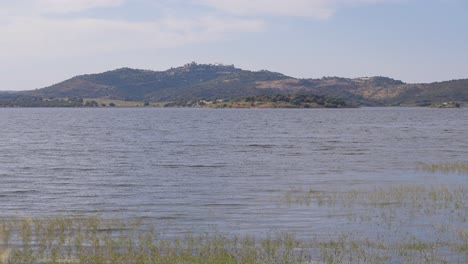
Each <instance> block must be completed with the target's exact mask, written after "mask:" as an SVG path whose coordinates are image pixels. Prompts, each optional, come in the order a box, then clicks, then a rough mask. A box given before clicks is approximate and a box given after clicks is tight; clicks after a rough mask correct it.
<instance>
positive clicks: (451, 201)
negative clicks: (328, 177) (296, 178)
mask: <svg viewBox="0 0 468 264" xmlns="http://www.w3.org/2000/svg"><path fill="white" fill-rule="evenodd" d="M280 202H281V203H285V204H287V205H303V206H309V207H311V206H318V207H321V206H329V207H331V206H334V207H344V208H350V207H356V206H364V207H374V208H383V207H396V208H407V209H411V210H416V211H421V210H422V211H426V212H428V210H429V211H430V210H432V209H453V210H464V209H465V208H463V207H464V206H465V205H466V204H468V191H467V190H466V189H465V188H463V187H448V186H445V185H437V186H422V185H413V186H411V185H410V186H393V187H379V188H373V189H370V190H369V189H360V190H350V191H340V192H331V191H317V190H315V189H312V188H311V189H309V190H304V189H298V188H293V189H291V190H288V191H287V192H286V193H285V195H284V196H283V197H281V198H280Z"/></svg>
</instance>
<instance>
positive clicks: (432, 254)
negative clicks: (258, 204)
mask: <svg viewBox="0 0 468 264" xmlns="http://www.w3.org/2000/svg"><path fill="white" fill-rule="evenodd" d="M1 222H2V224H5V226H6V227H8V228H11V229H8V231H10V234H11V236H10V237H9V239H8V241H5V240H3V242H2V245H0V248H1V251H0V263H96V264H100V263H102V264H107V263H129V264H131V263H165V264H167V263H178V264H218V263H223V264H241V263H242V264H296V263H298V264H299V263H301V264H304V263H402V262H404V263H448V262H450V263H466V261H467V257H468V256H467V254H466V252H467V247H468V246H467V244H468V230H465V229H461V230H458V236H457V237H454V240H453V241H449V242H448V243H440V242H437V241H435V242H434V241H424V240H418V239H417V238H416V236H414V235H411V234H408V235H406V236H404V237H400V238H399V239H398V240H396V241H393V242H392V241H386V240H385V239H379V240H371V239H369V238H364V237H362V235H361V234H359V233H346V234H343V235H341V236H339V237H337V238H335V239H330V240H324V239H321V240H319V239H311V240H309V241H305V240H300V239H298V238H297V237H296V236H295V235H294V234H292V233H281V234H277V235H269V236H267V237H264V238H256V237H254V236H242V237H238V236H230V235H226V234H221V233H217V232H215V233H203V234H196V233H193V232H187V233H186V234H185V235H181V236H176V237H171V238H163V237H162V236H161V235H160V234H159V233H157V232H156V231H155V229H154V228H152V227H151V228H147V226H145V225H142V224H138V225H135V224H134V223H133V222H131V221H130V222H124V221H116V220H112V221H110V220H104V219H99V218H48V219H32V220H31V219H11V220H2V221H1ZM5 242H8V246H6V243H5Z"/></svg>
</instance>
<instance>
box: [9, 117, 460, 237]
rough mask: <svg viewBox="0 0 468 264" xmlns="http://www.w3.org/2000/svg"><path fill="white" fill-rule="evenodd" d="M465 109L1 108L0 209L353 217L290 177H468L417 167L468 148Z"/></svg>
mask: <svg viewBox="0 0 468 264" xmlns="http://www.w3.org/2000/svg"><path fill="white" fill-rule="evenodd" d="M467 120H468V108H462V109H426V108H360V109H340V110H337V109H301V110H296V109H294V110H293V109H265V110H260V109H219V110H218V109H211V110H210V109H155V108H151V109H150V108H147V109H137V108H129V109H120V108H119V109H117V108H116V109H109V108H103V109H45V108H35V109H0V150H1V152H0V210H1V217H16V216H27V217H29V216H32V217H37V216H55V215H95V214H98V215H100V216H102V217H104V218H120V219H131V218H135V217H138V218H139V217H142V218H144V219H145V221H147V222H151V223H156V224H157V225H158V224H159V225H164V226H171V227H172V229H170V228H167V229H166V230H178V229H180V230H182V229H187V228H189V229H192V230H193V229H195V230H206V229H212V228H215V229H218V230H221V231H223V232H228V233H242V234H258V235H264V234H267V233H269V232H278V231H282V230H284V231H292V232H297V233H299V234H301V235H304V236H309V235H317V234H318V235H326V234H329V233H330V232H331V231H334V230H337V229H340V230H341V229H342V230H344V231H346V230H347V229H349V226H348V227H347V226H346V225H342V224H345V223H346V221H347V220H346V218H345V217H340V216H339V213H338V212H337V213H336V214H335V215H330V211H327V210H322V209H320V208H304V207H301V206H284V205H283V204H281V197H282V196H284V194H285V193H286V192H287V191H288V190H291V189H293V188H314V189H316V190H321V191H327V190H333V191H340V190H349V189H353V188H358V189H363V188H369V189H371V188H375V186H389V185H407V184H408V185H411V184H423V185H437V184H444V185H449V186H462V187H468V180H467V176H466V175H460V174H443V175H442V174H432V173H427V172H422V171H418V170H417V167H418V166H419V165H421V164H423V163H440V162H454V161H463V160H467V157H468V121H467ZM461 225H464V226H462V227H463V228H467V229H468V227H467V226H466V225H467V224H466V223H461ZM168 232H171V231H168Z"/></svg>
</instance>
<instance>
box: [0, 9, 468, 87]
mask: <svg viewBox="0 0 468 264" xmlns="http://www.w3.org/2000/svg"><path fill="white" fill-rule="evenodd" d="M467 14H468V1H466V0H0V62H1V63H0V90H31V89H37V88H42V87H46V86H49V85H52V84H54V83H58V82H61V81H64V80H66V79H69V78H71V77H73V76H76V75H81V74H88V73H99V72H104V71H108V70H113V69H117V68H121V67H130V68H138V69H148V70H158V71H159V70H166V69H168V68H171V67H178V66H182V65H184V64H186V63H188V62H192V61H195V62H197V63H224V64H234V65H235V66H236V67H238V68H242V69H246V70H255V71H257V70H262V69H266V70H270V71H276V72H281V73H283V74H286V75H289V76H292V77H295V78H321V77H323V76H339V77H348V78H355V77H366V76H388V77H392V78H395V79H399V80H402V81H404V82H408V83H419V82H435V81H444V80H451V79H462V78H468V15H467Z"/></svg>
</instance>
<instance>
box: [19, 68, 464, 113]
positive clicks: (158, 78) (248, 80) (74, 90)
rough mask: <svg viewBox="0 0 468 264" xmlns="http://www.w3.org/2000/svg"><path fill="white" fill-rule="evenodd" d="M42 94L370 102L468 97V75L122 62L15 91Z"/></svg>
mask: <svg viewBox="0 0 468 264" xmlns="http://www.w3.org/2000/svg"><path fill="white" fill-rule="evenodd" d="M17 94H18V95H20V96H29V97H42V98H71V97H78V98H101V99H113V100H127V101H147V102H168V101H179V100H191V99H208V100H214V99H235V98H241V97H248V96H259V95H263V94H266V95H273V94H304V95H321V96H331V97H336V98H339V99H342V100H344V101H346V102H348V104H354V105H366V106H388V105H421V106H426V105H431V104H437V103H443V102H446V101H457V102H461V103H462V104H467V103H468V79H464V80H453V81H447V82H439V83H430V84H406V83H403V82H402V81H398V80H394V79H391V78H387V77H365V78H355V79H350V78H340V77H324V78H321V79H297V78H292V77H289V76H286V75H283V74H281V73H276V72H270V71H266V70H262V71H247V70H242V69H239V68H236V67H234V66H233V65H219V64H217V65H213V64H197V63H194V62H193V63H189V64H186V65H184V66H182V67H177V68H171V69H168V70H166V71H150V70H137V69H130V68H121V69H117V70H113V71H108V72H104V73H99V74H88V75H81V76H76V77H73V78H71V79H69V80H66V81H64V82H61V83H57V84H54V85H52V86H49V87H46V88H42V89H37V90H33V91H23V92H20V93H17Z"/></svg>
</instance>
